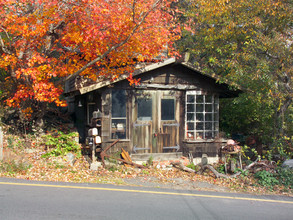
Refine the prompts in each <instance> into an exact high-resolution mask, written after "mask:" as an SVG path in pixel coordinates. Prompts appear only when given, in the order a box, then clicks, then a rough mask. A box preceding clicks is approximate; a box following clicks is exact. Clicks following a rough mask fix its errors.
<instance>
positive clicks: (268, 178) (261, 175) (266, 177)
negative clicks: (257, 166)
mask: <svg viewBox="0 0 293 220" xmlns="http://www.w3.org/2000/svg"><path fill="white" fill-rule="evenodd" d="M254 177H255V178H256V179H258V181H257V182H258V183H259V184H260V185H261V186H265V187H268V188H272V187H273V186H275V185H278V184H279V181H278V179H277V178H276V177H275V176H274V174H272V173H270V172H269V171H266V170H261V171H258V172H256V173H255V174H254Z"/></svg>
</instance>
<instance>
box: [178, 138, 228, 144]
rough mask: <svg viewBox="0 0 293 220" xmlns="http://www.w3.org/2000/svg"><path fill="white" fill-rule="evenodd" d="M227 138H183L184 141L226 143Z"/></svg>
mask: <svg viewBox="0 0 293 220" xmlns="http://www.w3.org/2000/svg"><path fill="white" fill-rule="evenodd" d="M226 142H227V140H225V139H201V140H188V139H185V140H183V143H226Z"/></svg>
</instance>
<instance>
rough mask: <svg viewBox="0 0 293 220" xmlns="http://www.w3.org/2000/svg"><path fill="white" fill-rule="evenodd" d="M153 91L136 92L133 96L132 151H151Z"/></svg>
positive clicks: (154, 113)
mask: <svg viewBox="0 0 293 220" xmlns="http://www.w3.org/2000/svg"><path fill="white" fill-rule="evenodd" d="M154 106H155V93H154V92H143V91H142V92H138V93H136V94H135V95H134V97H133V121H134V123H133V151H134V152H138V153H143V152H145V153H152V152H153V136H154V129H155V128H154V123H153V121H154V120H153V116H155V115H156V111H155V109H154Z"/></svg>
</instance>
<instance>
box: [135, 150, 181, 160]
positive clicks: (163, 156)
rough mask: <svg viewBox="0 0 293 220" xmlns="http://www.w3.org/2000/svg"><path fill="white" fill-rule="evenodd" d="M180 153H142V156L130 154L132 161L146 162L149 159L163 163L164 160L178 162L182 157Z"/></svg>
mask: <svg viewBox="0 0 293 220" xmlns="http://www.w3.org/2000/svg"><path fill="white" fill-rule="evenodd" d="M182 156H183V155H182V152H172V153H143V154H131V155H130V157H131V159H132V161H147V160H148V159H149V158H150V157H152V158H153V160H154V161H165V160H178V159H180V158H181V157H182Z"/></svg>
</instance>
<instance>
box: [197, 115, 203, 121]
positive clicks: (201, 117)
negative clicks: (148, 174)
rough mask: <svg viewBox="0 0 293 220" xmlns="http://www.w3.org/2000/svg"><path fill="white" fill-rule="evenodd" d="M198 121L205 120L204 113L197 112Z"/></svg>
mask: <svg viewBox="0 0 293 220" xmlns="http://www.w3.org/2000/svg"><path fill="white" fill-rule="evenodd" d="M196 121H203V113H196Z"/></svg>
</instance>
